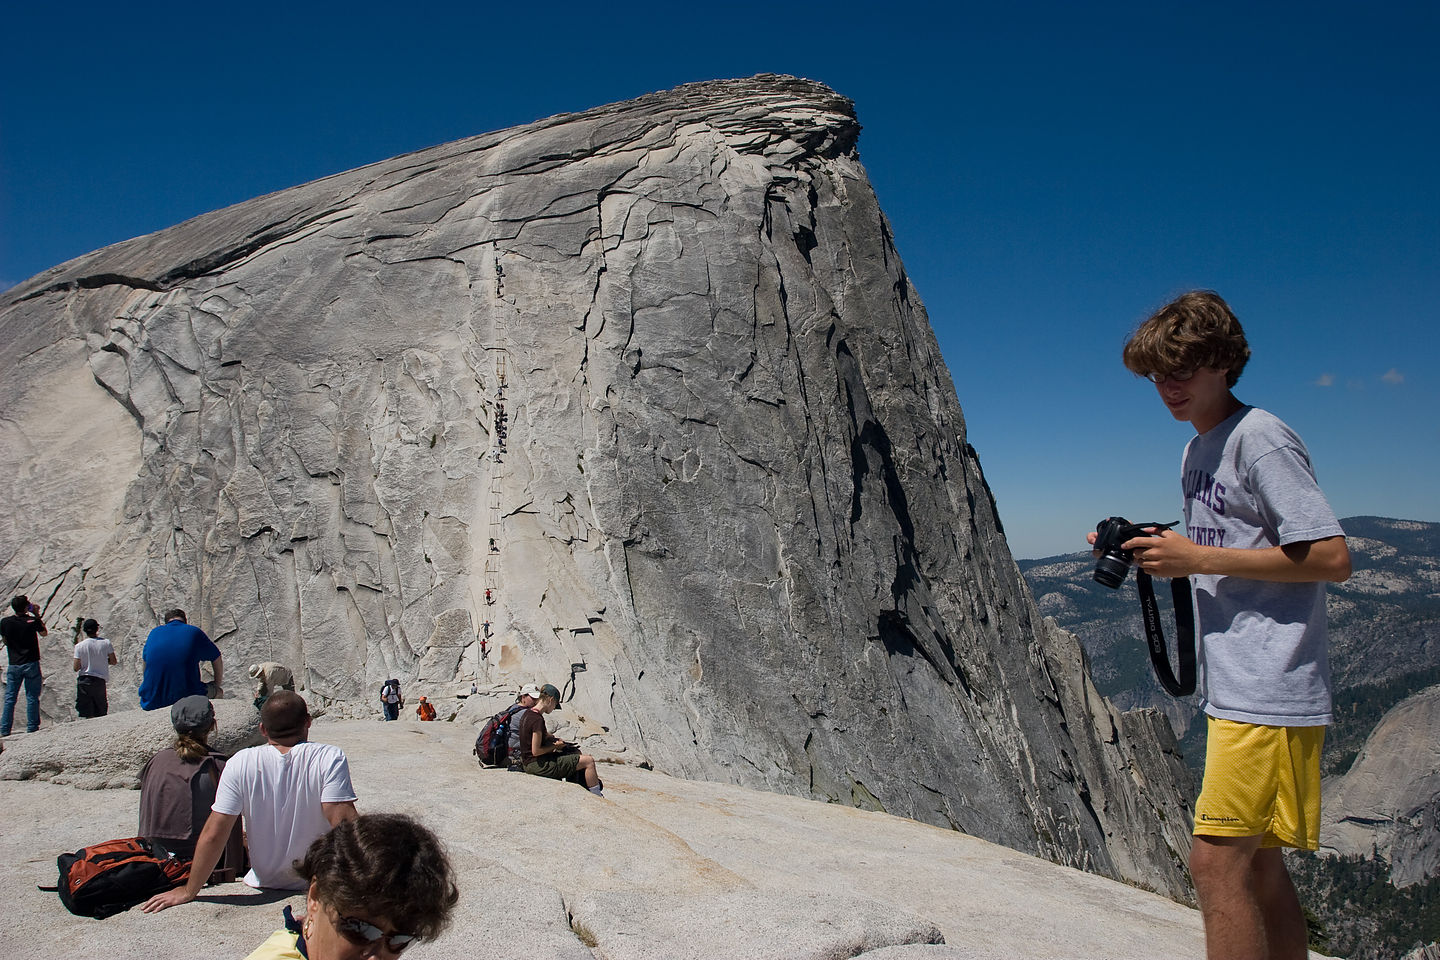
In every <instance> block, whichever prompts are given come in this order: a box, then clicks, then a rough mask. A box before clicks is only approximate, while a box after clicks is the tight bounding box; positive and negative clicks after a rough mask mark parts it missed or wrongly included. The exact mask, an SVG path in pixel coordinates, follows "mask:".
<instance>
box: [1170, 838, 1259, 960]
mask: <svg viewBox="0 0 1440 960" xmlns="http://www.w3.org/2000/svg"><path fill="white" fill-rule="evenodd" d="M1260 839H1261V838H1260V837H1258V836H1254V837H1207V836H1196V837H1194V838H1193V841H1192V843H1191V845H1190V876H1191V877H1192V878H1193V879H1194V880H1195V895H1196V896H1197V897H1198V898H1199V899H1200V915H1201V917H1202V919H1203V920H1204V922H1205V957H1206V960H1271V957H1270V952H1269V939H1268V937H1267V935H1266V926H1265V915H1264V913H1263V912H1262V909H1261V905H1260V900H1259V897H1258V896H1257V895H1256V890H1255V880H1256V877H1255V870H1254V863H1255V858H1256V853H1257V852H1259V850H1260ZM1276 960H1278V958H1276Z"/></svg>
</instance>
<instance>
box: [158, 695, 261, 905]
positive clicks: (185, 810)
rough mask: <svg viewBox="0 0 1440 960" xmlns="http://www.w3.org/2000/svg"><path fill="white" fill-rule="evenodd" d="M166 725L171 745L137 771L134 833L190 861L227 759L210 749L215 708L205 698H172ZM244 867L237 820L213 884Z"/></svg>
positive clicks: (241, 841) (243, 846)
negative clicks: (171, 732) (171, 731)
mask: <svg viewBox="0 0 1440 960" xmlns="http://www.w3.org/2000/svg"><path fill="white" fill-rule="evenodd" d="M170 725H171V726H173V727H174V728H175V743H174V745H173V746H170V747H166V748H165V749H164V750H161V751H160V752H159V753H157V754H155V756H153V757H151V758H150V760H149V761H148V762H147V763H146V764H145V767H144V769H142V770H141V771H140V829H139V835H140V836H142V837H145V838H147V839H151V840H155V841H158V842H159V844H160V846H162V847H164V848H165V849H166V850H168V851H169V852H170V853H173V854H175V856H177V857H181V858H182V859H185V860H189V859H191V858H192V857H194V856H195V842H196V841H197V840H199V839H200V831H201V830H202V829H204V827H205V821H206V819H207V818H209V816H210V806H211V804H213V803H214V802H215V787H216V785H217V784H218V783H219V782H220V772H221V771H222V770H224V769H225V760H226V757H225V756H224V755H223V754H219V753H216V752H214V751H213V750H211V749H210V744H209V740H210V733H211V732H212V731H213V730H214V729H215V707H214V705H213V704H211V703H210V701H209V700H208V699H206V698H205V697H201V696H191V697H184V698H182V699H180V700H177V701H176V702H175V703H174V704H173V705H172V706H171V707H170ZM244 867H245V845H244V841H243V838H242V834H241V831H240V822H239V820H238V819H237V820H236V822H235V826H234V828H233V829H232V830H231V831H230V834H229V836H228V837H227V838H226V841H225V846H224V849H223V851H222V853H221V855H220V860H219V862H218V863H217V864H216V868H215V870H214V871H213V872H212V882H221V881H228V880H234V879H235V877H236V876H237V874H238V872H239V871H241V870H243V869H244Z"/></svg>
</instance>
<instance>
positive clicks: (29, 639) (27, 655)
mask: <svg viewBox="0 0 1440 960" xmlns="http://www.w3.org/2000/svg"><path fill="white" fill-rule="evenodd" d="M10 609H11V610H13V611H15V612H14V613H13V614H11V615H10V616H8V617H4V618H0V639H3V640H4V642H5V650H6V651H7V652H8V653H9V655H10V668H9V669H8V670H6V671H5V709H4V713H3V714H0V737H8V736H10V727H11V724H13V723H14V722H15V701H16V699H17V698H18V697H19V696H20V687H21V686H22V685H23V686H24V687H25V732H26V733H34V732H35V731H36V730H39V729H40V687H41V685H42V684H43V683H44V682H45V681H44V678H43V677H42V676H41V675H40V638H41V637H44V636H48V635H49V633H50V631H48V630H46V629H45V621H44V620H41V619H40V608H39V607H37V606H35V604H33V603H31V602H30V598H29V597H27V596H24V595H23V594H22V595H21V596H18V597H15V598H14V599H13V600H11V601H10Z"/></svg>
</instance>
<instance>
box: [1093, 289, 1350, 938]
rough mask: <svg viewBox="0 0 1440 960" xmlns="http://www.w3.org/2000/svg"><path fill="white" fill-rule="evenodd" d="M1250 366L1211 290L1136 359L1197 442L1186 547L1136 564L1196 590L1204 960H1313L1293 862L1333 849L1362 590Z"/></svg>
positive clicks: (1151, 337) (1194, 871) (1148, 329)
mask: <svg viewBox="0 0 1440 960" xmlns="http://www.w3.org/2000/svg"><path fill="white" fill-rule="evenodd" d="M1249 357H1250V347H1249V345H1248V344H1247V343H1246V340H1245V333H1244V331H1243V330H1242V329H1241V327H1240V322H1239V321H1238V320H1236V319H1235V315H1234V313H1232V312H1231V310H1230V307H1229V306H1228V305H1227V304H1226V303H1225V301H1224V300H1222V299H1221V298H1220V297H1219V296H1218V295H1216V294H1214V293H1211V292H1209V291H1196V292H1192V293H1187V294H1185V295H1183V296H1181V297H1180V298H1179V299H1177V300H1175V301H1174V302H1173V303H1171V304H1169V305H1167V306H1165V307H1163V308H1162V309H1161V310H1160V311H1159V312H1157V313H1156V314H1155V315H1153V316H1152V317H1150V318H1149V319H1148V320H1146V321H1145V322H1144V323H1143V324H1141V326H1140V328H1139V329H1138V330H1136V332H1135V334H1134V336H1132V337H1131V338H1130V341H1129V342H1128V343H1127V344H1126V345H1125V351H1124V362H1125V366H1126V367H1128V368H1129V369H1130V370H1131V371H1132V372H1133V373H1136V374H1138V375H1140V376H1143V377H1146V378H1148V379H1149V380H1150V381H1152V382H1153V383H1154V384H1155V386H1156V390H1157V391H1158V392H1159V394H1160V399H1161V400H1162V401H1163V402H1164V403H1165V407H1166V409H1168V410H1169V411H1170V413H1171V415H1172V416H1174V418H1175V419H1176V420H1182V421H1185V422H1187V423H1189V424H1190V425H1191V426H1192V427H1194V428H1195V433H1196V435H1195V436H1194V437H1192V438H1191V439H1190V442H1189V443H1188V444H1187V445H1186V447H1185V456H1184V462H1183V466H1182V476H1181V483H1182V489H1183V492H1184V496H1185V523H1186V532H1185V534H1184V535H1181V534H1180V533H1177V532H1176V531H1174V530H1168V529H1167V530H1156V529H1154V528H1151V530H1150V531H1149V532H1150V535H1148V536H1144V537H1136V538H1134V539H1132V540H1128V541H1126V542H1125V543H1123V544H1121V549H1123V550H1129V551H1133V554H1134V561H1133V562H1134V565H1135V566H1136V567H1137V568H1138V569H1140V570H1143V571H1144V572H1145V573H1147V574H1150V575H1151V576H1156V577H1185V576H1189V577H1191V578H1192V582H1191V587H1192V589H1193V591H1194V599H1195V610H1196V611H1197V613H1198V621H1199V622H1198V625H1197V631H1196V632H1197V635H1198V637H1199V642H1198V646H1199V649H1198V651H1197V654H1198V655H1197V659H1198V661H1199V663H1200V665H1201V676H1200V688H1199V692H1200V705H1201V708H1202V709H1203V710H1204V712H1205V714H1206V716H1207V720H1206V722H1207V725H1208V736H1207V740H1206V746H1205V776H1204V781H1203V785H1202V787H1201V790H1200V796H1199V798H1198V799H1197V800H1196V802H1195V828H1194V834H1195V836H1194V841H1193V843H1192V845H1191V850H1190V873H1191V876H1192V877H1193V878H1194V880H1195V892H1196V895H1197V896H1198V898H1199V901H1200V911H1201V915H1202V917H1203V919H1204V924H1205V951H1206V956H1207V957H1208V958H1209V960H1250V958H1255V960H1300V958H1304V957H1305V956H1306V955H1307V953H1306V943H1307V934H1306V929H1305V917H1304V914H1303V912H1302V910H1301V908H1300V902H1299V899H1298V897H1297V896H1296V894H1295V887H1294V885H1293V883H1292V882H1291V880H1290V875H1289V872H1288V871H1287V870H1286V867H1285V861H1284V860H1283V859H1282V857H1281V848H1283V847H1296V848H1300V849H1305V850H1314V849H1316V848H1317V846H1318V845H1319V830H1320V748H1321V745H1322V744H1323V742H1324V738H1325V726H1326V725H1327V724H1329V723H1330V721H1331V706H1330V669H1329V663H1328V659H1327V639H1326V623H1325V584H1326V582H1335V583H1339V582H1341V581H1344V580H1345V579H1347V578H1348V577H1349V576H1350V551H1349V548H1348V547H1347V546H1346V544H1345V532H1344V531H1343V530H1342V529H1341V528H1340V524H1339V522H1338V521H1336V519H1335V514H1334V513H1333V512H1332V511H1331V509H1330V505H1329V504H1328V503H1327V502H1326V500H1325V496H1324V494H1323V493H1321V492H1320V487H1319V485H1318V484H1317V483H1316V482H1315V473H1314V469H1313V468H1312V466H1311V463H1310V455H1309V454H1308V453H1307V452H1306V450H1305V446H1304V444H1303V443H1301V441H1300V438H1299V437H1298V436H1297V435H1296V434H1295V432H1294V431H1292V430H1291V429H1290V428H1289V427H1287V426H1286V425H1285V424H1284V423H1282V422H1281V421H1280V420H1279V419H1277V418H1276V417H1274V416H1273V415H1271V414H1269V413H1266V412H1265V411H1263V410H1259V409H1256V408H1255V407H1250V406H1247V405H1245V404H1243V403H1241V402H1240V401H1239V400H1237V399H1236V398H1235V395H1234V394H1233V393H1232V392H1231V388H1232V387H1234V386H1235V382H1236V381H1237V380H1238V379H1239V377H1240V373H1241V371H1242V370H1243V369H1244V368H1245V363H1246V361H1247V360H1248V359H1249ZM1090 542H1091V543H1094V542H1095V534H1091V535H1090Z"/></svg>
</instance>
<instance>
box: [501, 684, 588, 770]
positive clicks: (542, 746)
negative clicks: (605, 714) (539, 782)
mask: <svg viewBox="0 0 1440 960" xmlns="http://www.w3.org/2000/svg"><path fill="white" fill-rule="evenodd" d="M558 709H560V691H559V690H557V689H556V688H555V685H554V684H552V683H547V684H545V685H544V686H543V687H541V688H540V697H539V699H538V700H537V701H536V703H535V706H533V707H531V708H530V709H529V710H526V711H525V712H524V713H522V714H521V715H520V762H521V764H522V766H523V767H524V769H525V772H526V773H529V774H534V775H535V776H537V777H549V778H551V779H552V780H569V779H571V778H572V777H580V778H583V780H584V783H585V789H587V790H589V791H590V792H591V793H593V794H595V795H596V796H597V797H603V796H605V794H604V792H603V789H604V787H603V785H602V784H601V783H600V775H599V773H597V772H596V770H595V758H594V757H592V756H590V755H589V754H586V753H581V752H580V748H579V747H576V746H574V745H573V744H570V743H567V742H565V741H564V740H561V739H559V738H557V737H554V736H551V734H550V731H549V730H547V729H546V728H545V715H546V714H548V713H552V712H553V711H555V710H558Z"/></svg>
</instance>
